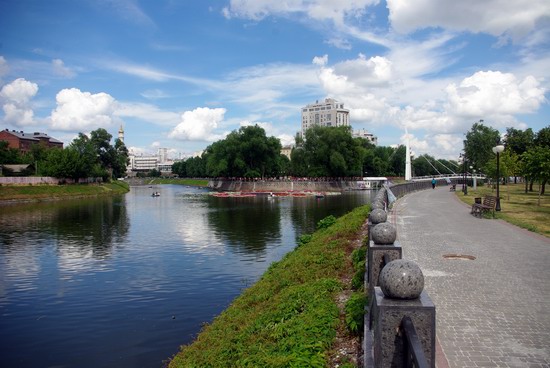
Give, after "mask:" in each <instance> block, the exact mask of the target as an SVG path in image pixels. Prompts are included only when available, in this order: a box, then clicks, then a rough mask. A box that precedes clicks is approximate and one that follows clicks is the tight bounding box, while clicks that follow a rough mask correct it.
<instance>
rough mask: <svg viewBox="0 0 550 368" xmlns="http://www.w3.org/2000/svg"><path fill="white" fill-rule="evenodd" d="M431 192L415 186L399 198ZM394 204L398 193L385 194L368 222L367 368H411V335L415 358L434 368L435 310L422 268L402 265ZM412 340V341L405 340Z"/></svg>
mask: <svg viewBox="0 0 550 368" xmlns="http://www.w3.org/2000/svg"><path fill="white" fill-rule="evenodd" d="M426 188H431V186H430V184H429V183H411V185H408V186H406V187H401V188H400V189H399V193H400V195H403V194H404V193H408V192H410V191H415V190H420V189H426ZM393 201H395V195H394V193H393V188H392V189H389V188H387V187H384V188H382V189H380V190H379V191H378V193H377V195H376V197H375V198H374V200H373V202H372V205H371V208H372V210H371V213H370V214H369V219H368V225H369V226H368V228H369V235H368V236H369V249H368V255H367V262H366V267H367V269H366V273H365V282H366V285H365V290H367V292H368V295H369V305H368V310H367V314H366V315H365V331H364V333H365V336H364V352H365V357H364V366H365V367H376V368H378V367H405V366H408V365H407V364H408V363H407V362H408V360H409V359H410V356H411V352H410V351H411V347H410V338H411V337H410V335H414V336H413V338H414V339H417V340H416V341H417V347H416V348H417V350H415V353H412V354H414V355H417V357H420V358H419V359H420V360H421V363H420V365H421V366H426V367H433V368H435V305H434V304H433V302H432V301H431V299H430V297H429V295H428V294H427V293H426V291H424V275H423V274H422V271H421V269H420V267H419V266H418V265H417V264H416V263H414V262H412V261H408V260H404V259H402V254H403V252H402V248H401V246H400V245H399V243H398V242H397V241H396V238H397V232H396V229H395V227H394V226H393V225H392V224H391V223H389V222H388V221H387V220H388V210H389V208H391V204H392V203H393ZM404 321H407V326H405V323H404ZM411 322H412V325H411V324H410V323H411ZM410 326H413V327H410ZM410 328H412V330H413V332H412V333H411V332H410ZM407 334H409V338H405V336H406V335H407ZM412 349H413V350H414V348H412ZM423 364H424V365H423Z"/></svg>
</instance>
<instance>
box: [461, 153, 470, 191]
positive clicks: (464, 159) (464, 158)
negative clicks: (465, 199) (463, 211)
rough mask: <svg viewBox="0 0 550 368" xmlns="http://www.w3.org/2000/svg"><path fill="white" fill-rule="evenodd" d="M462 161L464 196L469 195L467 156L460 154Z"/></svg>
mask: <svg viewBox="0 0 550 368" xmlns="http://www.w3.org/2000/svg"><path fill="white" fill-rule="evenodd" d="M460 161H462V192H463V193H464V195H467V194H468V183H466V155H465V154H462V153H461V154H460Z"/></svg>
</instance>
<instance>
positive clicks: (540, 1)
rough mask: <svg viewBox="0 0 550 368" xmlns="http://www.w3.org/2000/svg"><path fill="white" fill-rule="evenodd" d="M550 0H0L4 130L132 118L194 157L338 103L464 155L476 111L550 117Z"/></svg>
mask: <svg viewBox="0 0 550 368" xmlns="http://www.w3.org/2000/svg"><path fill="white" fill-rule="evenodd" d="M549 90H550V2H549V1H547V0H530V1H525V0H516V1H509V0H486V1H479V0H462V1H455V0H415V1H412V0H387V1H376V0H354V1H351V0H350V1H343V0H287V1H281V0H276V1H275V0H233V1H229V0H218V1H208V0H206V1H205V0H201V1H190V0H181V1H177V0H157V1H153V0H148V1H145V0H141V1H140V0H119V1H116V0H51V1H41V0H0V105H1V106H2V110H1V111H0V120H1V125H0V127H1V128H2V129H5V128H8V129H17V130H23V131H29V132H34V131H41V132H46V133H48V134H50V135H51V136H53V137H55V138H57V139H60V140H63V141H64V142H65V143H66V144H68V143H70V142H71V141H72V139H73V138H74V137H75V136H76V135H77V134H78V133H79V132H84V133H88V132H90V131H92V130H94V129H97V128H100V127H101V128H105V129H107V130H108V131H109V132H110V133H111V134H112V135H113V136H114V137H116V135H117V131H118V128H119V127H120V126H121V125H122V126H123V127H124V131H125V143H126V145H127V146H128V147H129V148H131V149H132V151H133V152H135V153H137V154H139V153H144V154H146V153H156V151H157V149H158V148H159V147H165V148H168V149H169V152H170V153H171V155H172V157H186V156H189V155H193V154H197V153H199V152H200V151H201V150H203V149H204V148H205V147H206V146H207V145H209V144H211V143H212V142H213V141H215V140H218V139H221V138H223V137H224V136H225V135H226V134H227V133H229V132H231V131H232V130H235V129H238V128H239V127H241V126H244V125H249V124H259V125H261V126H262V127H264V128H265V129H266V132H267V134H268V135H273V136H276V137H279V138H280V139H281V141H282V142H283V144H288V143H291V142H293V136H294V135H295V134H296V132H297V131H299V130H300V120H301V119H300V110H301V107H303V106H305V105H306V104H308V103H313V102H315V101H316V100H322V99H324V98H327V97H331V98H335V99H337V100H338V101H341V102H343V103H344V104H345V106H346V107H347V108H349V109H350V118H351V124H352V126H353V128H354V129H366V130H368V131H370V132H372V133H373V134H375V135H376V136H377V137H378V139H379V144H380V145H385V146H389V145H396V144H402V143H403V142H404V141H405V139H406V137H407V135H406V134H405V130H407V131H408V137H409V139H410V142H411V146H412V149H413V151H414V152H415V154H417V155H419V154H423V153H429V154H431V155H434V156H436V157H438V158H456V157H457V156H458V154H459V152H460V150H461V149H462V148H463V145H462V140H463V139H464V134H465V133H466V132H467V131H468V130H469V129H470V128H471V125H472V124H473V123H474V122H477V121H479V120H480V119H483V120H484V124H486V125H489V126H491V127H494V128H496V129H498V130H499V131H501V132H504V131H505V129H506V127H516V128H519V129H526V128H532V129H533V130H534V131H538V130H540V129H541V128H544V127H546V126H549V125H550V106H549V101H548V99H549V96H550V93H549Z"/></svg>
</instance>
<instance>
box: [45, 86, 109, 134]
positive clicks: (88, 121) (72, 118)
mask: <svg viewBox="0 0 550 368" xmlns="http://www.w3.org/2000/svg"><path fill="white" fill-rule="evenodd" d="M55 99H56V102H57V107H56V108H55V110H54V111H52V114H51V123H52V128H54V129H59V130H81V131H82V130H91V129H95V128H98V127H102V128H106V127H108V126H110V125H111V124H112V123H113V121H114V119H113V115H114V113H115V111H116V101H115V99H114V98H113V97H111V96H110V95H109V94H107V93H103V92H101V93H96V94H91V93H90V92H82V91H80V90H79V89H77V88H70V89H63V90H61V91H59V92H58V93H57V95H56V97H55Z"/></svg>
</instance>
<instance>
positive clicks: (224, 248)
mask: <svg viewBox="0 0 550 368" xmlns="http://www.w3.org/2000/svg"><path fill="white" fill-rule="evenodd" d="M153 191H159V192H160V194H161V195H160V196H159V197H151V193H152V192H153ZM371 195H374V193H373V192H370V191H362V192H350V193H344V194H342V195H338V196H326V197H325V198H320V199H319V198H315V197H307V198H289V197H285V198H275V199H269V198H267V197H254V198H217V197H213V196H211V195H209V194H208V190H207V189H202V188H192V187H185V186H177V185H163V186H155V187H153V188H149V187H147V186H142V187H132V188H131V191H130V192H129V193H128V194H125V195H123V196H116V197H103V198H92V199H78V200H76V199H75V200H64V201H56V202H45V203H32V204H18V205H9V206H2V207H0V366H1V367H19V368H25V367H56V368H60V367H80V368H83V367H84V368H85V367H94V368H95V367H117V368H126V367H156V368H158V367H161V366H162V365H163V362H164V361H166V360H167V359H169V358H170V357H171V356H173V355H174V354H175V353H176V352H177V351H178V349H179V346H180V345H182V344H188V343H190V342H192V341H193V338H194V337H195V336H196V335H197V333H198V332H199V331H200V328H201V326H202V324H203V323H205V322H210V321H212V319H213V318H214V317H215V316H216V315H218V314H219V313H220V312H221V311H223V310H224V309H225V308H226V307H227V306H228V305H229V304H230V303H231V301H232V300H233V299H234V298H235V297H236V296H238V295H239V294H240V293H241V292H242V290H243V289H244V288H246V287H248V286H250V285H251V284H252V283H254V282H255V281H256V280H257V279H258V278H259V277H260V276H261V275H262V273H263V272H264V271H265V270H266V269H267V268H268V266H269V265H270V264H271V263H272V262H274V261H278V260H279V259H281V257H282V256H284V255H285V254H286V253H288V252H289V251H291V250H292V249H293V248H294V246H295V244H296V241H295V239H296V237H297V236H299V235H301V234H304V233H310V232H313V231H314V229H315V224H316V223H317V221H319V220H320V219H322V218H324V217H326V216H328V215H334V216H340V215H343V214H344V213H346V212H349V211H350V210H351V209H353V208H355V207H357V206H359V205H363V204H366V203H369V202H370V197H371Z"/></svg>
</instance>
